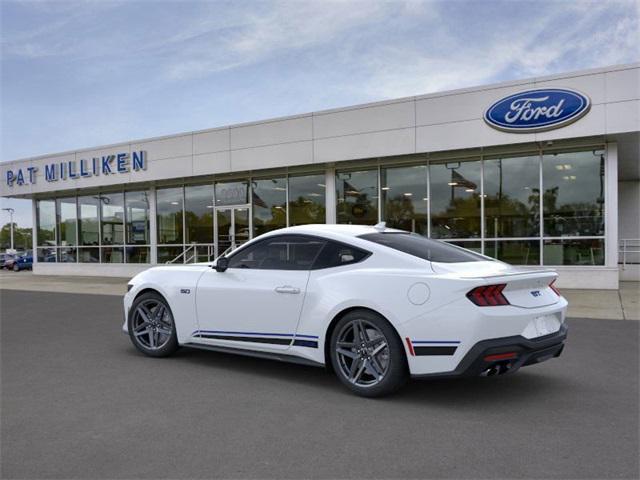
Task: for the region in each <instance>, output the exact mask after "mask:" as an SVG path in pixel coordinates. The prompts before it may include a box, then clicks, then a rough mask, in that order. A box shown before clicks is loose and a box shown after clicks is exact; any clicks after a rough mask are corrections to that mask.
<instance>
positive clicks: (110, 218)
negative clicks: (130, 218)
mask: <svg viewBox="0 0 640 480" xmlns="http://www.w3.org/2000/svg"><path fill="white" fill-rule="evenodd" d="M100 205H101V208H102V216H101V219H102V244H103V245H122V244H123V243H124V194H123V193H111V194H108V195H100ZM110 263H113V262H110Z"/></svg>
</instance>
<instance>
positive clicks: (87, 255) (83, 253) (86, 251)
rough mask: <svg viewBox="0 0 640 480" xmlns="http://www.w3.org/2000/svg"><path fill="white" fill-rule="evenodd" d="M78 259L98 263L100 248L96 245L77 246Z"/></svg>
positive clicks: (82, 261)
mask: <svg viewBox="0 0 640 480" xmlns="http://www.w3.org/2000/svg"><path fill="white" fill-rule="evenodd" d="M78 261H79V262H80V263H98V262H99V261H100V249H99V248H97V247H92V248H79V249H78Z"/></svg>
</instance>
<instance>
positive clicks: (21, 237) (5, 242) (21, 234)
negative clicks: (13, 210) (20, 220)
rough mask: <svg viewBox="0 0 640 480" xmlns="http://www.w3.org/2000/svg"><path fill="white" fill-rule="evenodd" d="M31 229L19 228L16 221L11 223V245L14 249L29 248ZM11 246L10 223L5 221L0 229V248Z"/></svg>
mask: <svg viewBox="0 0 640 480" xmlns="http://www.w3.org/2000/svg"><path fill="white" fill-rule="evenodd" d="M31 238H32V234H31V229H30V228H20V227H18V224H17V223H15V222H14V223H13V247H14V248H15V249H16V250H30V249H31V247H32V243H31ZM10 247H11V224H10V223H8V222H7V223H6V224H5V225H4V226H3V227H2V229H1V230H0V248H2V250H6V249H7V248H10Z"/></svg>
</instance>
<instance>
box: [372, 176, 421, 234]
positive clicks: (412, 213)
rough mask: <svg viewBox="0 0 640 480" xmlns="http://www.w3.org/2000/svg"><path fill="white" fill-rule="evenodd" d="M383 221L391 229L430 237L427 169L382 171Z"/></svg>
mask: <svg viewBox="0 0 640 480" xmlns="http://www.w3.org/2000/svg"><path fill="white" fill-rule="evenodd" d="M381 175H382V176H381V179H380V183H381V185H382V188H381V189H382V208H383V212H384V214H383V219H384V221H385V222H387V226H388V227H393V228H399V229H402V230H407V231H409V232H414V233H419V234H420V235H425V236H426V235H427V233H428V231H427V214H428V210H429V198H428V194H427V167H426V165H415V166H412V167H400V168H386V169H383V170H382V171H381Z"/></svg>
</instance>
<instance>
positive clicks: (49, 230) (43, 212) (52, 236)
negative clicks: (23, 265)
mask: <svg viewBox="0 0 640 480" xmlns="http://www.w3.org/2000/svg"><path fill="white" fill-rule="evenodd" d="M55 244H56V202H55V201H53V200H38V245H55Z"/></svg>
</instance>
